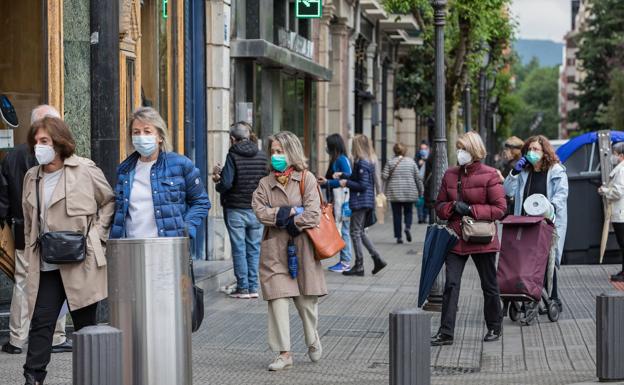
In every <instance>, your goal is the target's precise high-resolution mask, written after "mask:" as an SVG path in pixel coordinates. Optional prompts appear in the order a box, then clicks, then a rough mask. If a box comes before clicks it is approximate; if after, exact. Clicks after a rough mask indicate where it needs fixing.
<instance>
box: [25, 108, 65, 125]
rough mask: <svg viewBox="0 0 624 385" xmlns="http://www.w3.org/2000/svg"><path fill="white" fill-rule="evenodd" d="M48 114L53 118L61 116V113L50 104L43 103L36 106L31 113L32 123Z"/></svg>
mask: <svg viewBox="0 0 624 385" xmlns="http://www.w3.org/2000/svg"><path fill="white" fill-rule="evenodd" d="M46 116H50V117H52V118H59V119H60V118H61V114H59V112H58V110H57V109H56V108H54V107H52V106H50V105H48V104H41V105H39V106H37V107H35V108H34V109H33V110H32V113H31V114H30V125H32V124H33V123H35V122H36V121H37V120H41V119H43V118H45V117H46Z"/></svg>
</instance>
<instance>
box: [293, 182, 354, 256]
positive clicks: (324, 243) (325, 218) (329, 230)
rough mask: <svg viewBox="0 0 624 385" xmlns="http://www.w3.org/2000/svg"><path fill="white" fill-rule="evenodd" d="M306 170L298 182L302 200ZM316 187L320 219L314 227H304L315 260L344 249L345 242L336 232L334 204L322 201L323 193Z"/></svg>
mask: <svg viewBox="0 0 624 385" xmlns="http://www.w3.org/2000/svg"><path fill="white" fill-rule="evenodd" d="M306 172H307V171H303V173H302V175H301V183H299V192H300V193H301V200H303V196H304V191H305V178H306ZM316 189H317V191H318V194H319V198H320V200H321V221H320V222H319V224H318V225H316V226H315V227H311V228H308V229H305V232H306V234H308V237H309V238H310V240H311V241H312V244H313V245H314V257H315V258H316V259H317V260H319V261H320V260H323V259H327V258H331V257H333V256H334V255H336V254H338V253H339V252H340V250H342V249H344V247H345V242H344V240H343V239H342V237H341V236H340V233H339V232H338V227H336V221H335V220H334V205H332V204H331V203H327V202H323V194H321V188H320V187H319V186H318V185H317V186H316Z"/></svg>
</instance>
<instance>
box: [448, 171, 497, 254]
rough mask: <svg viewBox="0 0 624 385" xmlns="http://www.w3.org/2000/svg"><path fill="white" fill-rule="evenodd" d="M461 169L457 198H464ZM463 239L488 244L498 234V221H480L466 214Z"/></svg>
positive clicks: (463, 223)
mask: <svg viewBox="0 0 624 385" xmlns="http://www.w3.org/2000/svg"><path fill="white" fill-rule="evenodd" d="M462 195H463V194H462V181H461V170H460V171H459V174H458V175H457V199H459V200H460V201H461V200H463V196H462ZM461 231H462V239H463V240H464V242H468V243H480V244H485V245H487V244H488V243H490V242H492V240H493V239H494V236H495V235H496V222H493V221H479V220H476V219H474V218H472V217H468V216H464V217H462V219H461Z"/></svg>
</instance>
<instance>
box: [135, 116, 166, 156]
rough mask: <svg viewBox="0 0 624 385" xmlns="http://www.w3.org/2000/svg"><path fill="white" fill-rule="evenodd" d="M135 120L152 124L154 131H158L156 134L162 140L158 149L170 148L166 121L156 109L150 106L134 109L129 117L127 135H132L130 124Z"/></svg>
mask: <svg viewBox="0 0 624 385" xmlns="http://www.w3.org/2000/svg"><path fill="white" fill-rule="evenodd" d="M135 120H138V121H140V122H143V123H145V124H149V125H150V126H154V128H155V129H156V131H158V135H159V136H160V138H161V139H162V142H161V143H160V145H159V146H160V151H171V150H172V147H171V144H170V143H169V137H168V135H167V133H168V130H167V123H165V120H164V119H163V118H162V116H160V114H159V113H158V111H156V110H155V109H153V108H152V107H139V108H137V109H136V110H134V112H133V113H132V117H131V118H130V124H128V135H130V137H132V124H133V123H134V121H135Z"/></svg>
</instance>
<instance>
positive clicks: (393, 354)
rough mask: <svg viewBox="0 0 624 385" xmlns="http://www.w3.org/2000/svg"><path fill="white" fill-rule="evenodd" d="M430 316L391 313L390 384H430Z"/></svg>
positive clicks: (417, 311)
mask: <svg viewBox="0 0 624 385" xmlns="http://www.w3.org/2000/svg"><path fill="white" fill-rule="evenodd" d="M430 334H431V315H430V314H428V313H427V312H425V311H422V310H420V309H405V310H395V311H393V312H392V313H390V385H430V384H431V346H430V339H431V335H430Z"/></svg>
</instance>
